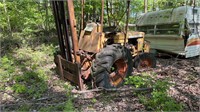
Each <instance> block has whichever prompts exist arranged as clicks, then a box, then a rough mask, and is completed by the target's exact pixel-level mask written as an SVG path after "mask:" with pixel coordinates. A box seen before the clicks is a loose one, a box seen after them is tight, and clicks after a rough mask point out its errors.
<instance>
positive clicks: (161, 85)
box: [126, 74, 183, 111]
mask: <svg viewBox="0 0 200 112" xmlns="http://www.w3.org/2000/svg"><path fill="white" fill-rule="evenodd" d="M126 84H132V85H134V86H135V87H136V88H146V87H152V88H153V91H152V92H151V94H150V96H149V95H146V93H145V94H143V93H137V94H136V95H137V96H138V97H139V99H140V101H141V103H143V104H144V105H145V107H146V109H147V110H149V111H181V110H182V109H183V105H182V104H180V103H178V102H176V101H175V100H174V99H173V98H171V97H170V96H168V94H167V90H168V89H169V87H170V86H171V84H170V83H169V82H168V80H167V79H164V80H159V79H158V80H154V79H153V78H152V77H150V76H149V75H147V74H143V75H141V76H130V77H129V78H128V79H126Z"/></svg>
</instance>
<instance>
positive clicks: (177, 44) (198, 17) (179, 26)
mask: <svg viewBox="0 0 200 112" xmlns="http://www.w3.org/2000/svg"><path fill="white" fill-rule="evenodd" d="M136 29H137V30H138V31H141V32H145V34H146V35H145V39H146V40H147V41H150V43H151V48H152V49H155V50H159V51H165V52H169V53H175V54H178V55H185V57H186V58H189V57H194V56H198V55H199V54H200V7H191V6H181V7H177V8H173V9H167V10H160V11H153V12H148V13H145V14H144V15H142V16H141V17H139V18H138V19H137V21H136Z"/></svg>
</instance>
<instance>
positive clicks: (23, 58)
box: [0, 34, 74, 111]
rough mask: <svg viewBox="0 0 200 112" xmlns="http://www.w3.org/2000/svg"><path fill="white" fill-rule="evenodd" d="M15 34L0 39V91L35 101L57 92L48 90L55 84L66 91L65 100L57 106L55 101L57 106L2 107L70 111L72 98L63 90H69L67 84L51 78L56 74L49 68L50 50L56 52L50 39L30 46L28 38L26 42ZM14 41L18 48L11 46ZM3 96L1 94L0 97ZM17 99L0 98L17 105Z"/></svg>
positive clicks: (52, 54)
mask: <svg viewBox="0 0 200 112" xmlns="http://www.w3.org/2000/svg"><path fill="white" fill-rule="evenodd" d="M14 35H15V34H14ZM16 35H17V36H16V37H12V38H5V37H4V38H3V39H1V40H0V42H1V43H3V44H2V46H1V49H2V48H3V50H2V51H1V52H2V53H1V54H2V55H1V57H0V58H1V59H0V74H1V75H0V90H1V91H5V92H7V93H10V94H13V95H14V96H17V98H21V99H24V100H25V101H27V102H29V101H36V100H37V99H40V98H43V97H45V96H46V95H48V94H52V95H53V94H61V93H59V92H57V91H56V90H53V89H52V87H54V86H59V87H60V88H62V90H64V91H63V93H62V94H66V97H67V99H64V100H63V101H62V102H63V104H61V105H59V103H58V105H52V106H44V105H43V106H41V105H34V104H26V103H25V104H20V106H13V107H10V106H6V107H5V108H4V109H5V110H6V111H11V110H12V111H13V110H15V111H32V110H41V111H63V110H74V107H73V102H72V100H73V99H72V97H71V95H70V94H69V93H66V91H70V88H71V87H70V86H71V85H69V84H67V83H66V82H64V81H61V80H59V79H57V80H53V79H54V78H55V77H56V76H55V74H56V73H55V70H54V69H53V68H54V66H55V65H54V62H53V60H54V53H55V52H56V46H55V45H54V42H52V43H43V42H41V43H40V44H37V45H32V44H31V45H30V44H28V42H29V41H30V40H28V41H26V40H24V39H23V37H20V36H19V35H18V34H16ZM33 38H34V37H32V38H30V39H33ZM22 40H23V41H22ZM5 42H7V44H6V43H5ZM16 42H22V43H21V45H20V46H19V48H18V47H17V48H16V47H15V46H14V45H15V43H16ZM6 96H7V95H4V96H3V97H6ZM18 100H19V99H16V98H14V100H9V99H8V98H4V101H1V103H3V102H7V103H8V102H10V103H12V104H13V103H14V104H18V103H20V102H21V101H18ZM51 102H53V101H51ZM44 104H45V103H44Z"/></svg>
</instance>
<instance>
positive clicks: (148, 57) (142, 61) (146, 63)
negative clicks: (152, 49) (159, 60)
mask: <svg viewBox="0 0 200 112" xmlns="http://www.w3.org/2000/svg"><path fill="white" fill-rule="evenodd" d="M133 67H134V68H137V69H141V68H155V67H156V58H155V56H154V54H152V53H141V54H139V55H137V56H136V57H135V58H134V59H133Z"/></svg>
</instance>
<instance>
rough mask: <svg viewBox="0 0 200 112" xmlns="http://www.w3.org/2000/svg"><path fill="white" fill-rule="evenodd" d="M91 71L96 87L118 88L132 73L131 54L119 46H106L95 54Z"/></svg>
mask: <svg viewBox="0 0 200 112" xmlns="http://www.w3.org/2000/svg"><path fill="white" fill-rule="evenodd" d="M91 70H92V76H93V79H94V82H95V84H96V86H97V87H104V88H116V87H119V86H120V85H121V84H122V83H123V82H124V79H125V78H126V77H127V76H129V75H131V73H132V71H133V62H132V56H131V53H130V51H129V50H128V49H127V48H126V47H124V46H121V45H120V44H112V45H107V46H106V47H105V48H103V49H102V50H101V51H100V52H99V53H97V54H96V58H95V60H94V61H93V63H92V69H91Z"/></svg>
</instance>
